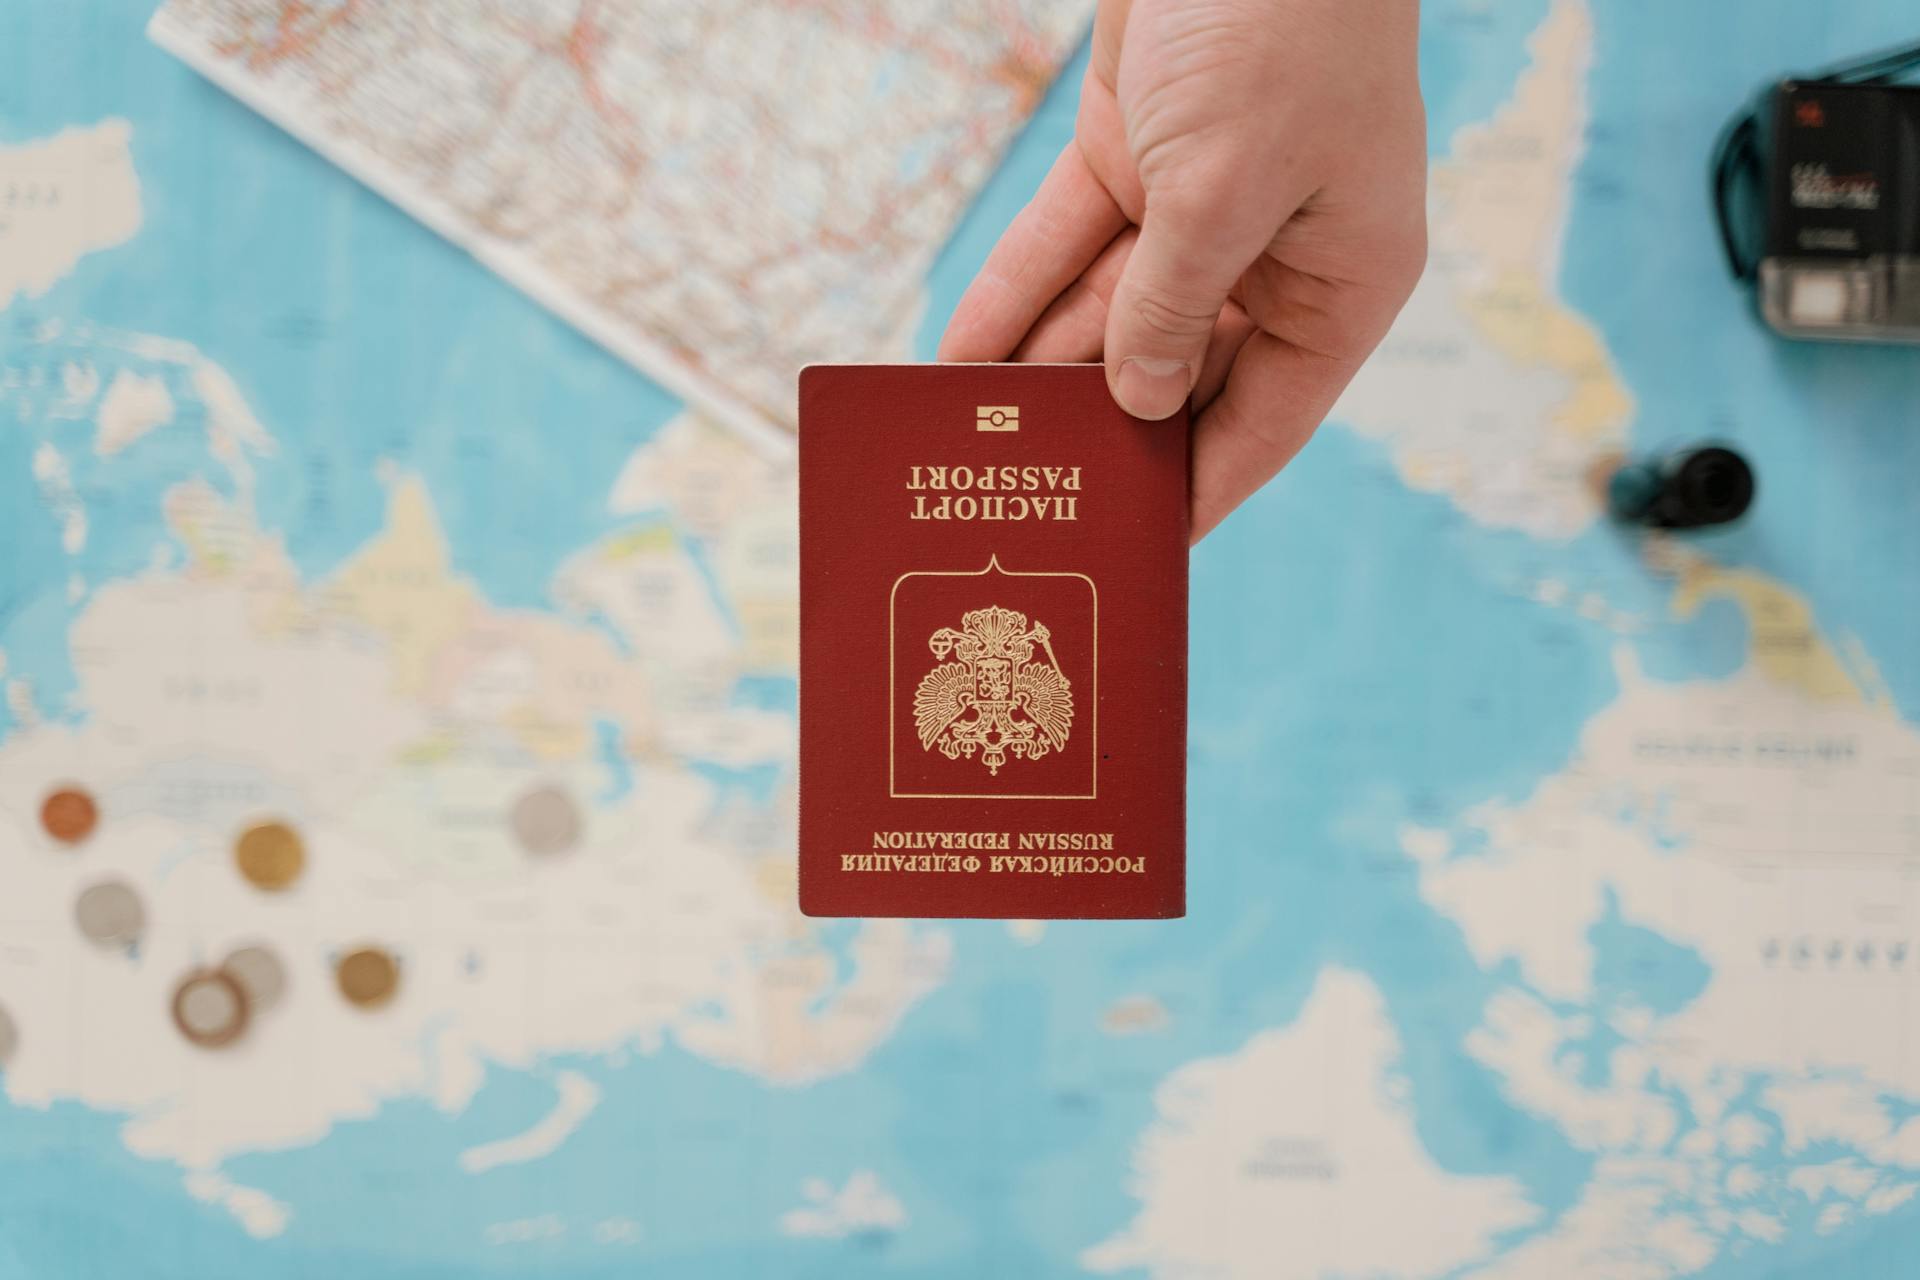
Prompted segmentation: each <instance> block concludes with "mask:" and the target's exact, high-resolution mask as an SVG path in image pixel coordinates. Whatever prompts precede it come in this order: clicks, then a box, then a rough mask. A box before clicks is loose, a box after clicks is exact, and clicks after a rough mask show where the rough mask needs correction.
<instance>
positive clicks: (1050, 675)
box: [913, 605, 1073, 776]
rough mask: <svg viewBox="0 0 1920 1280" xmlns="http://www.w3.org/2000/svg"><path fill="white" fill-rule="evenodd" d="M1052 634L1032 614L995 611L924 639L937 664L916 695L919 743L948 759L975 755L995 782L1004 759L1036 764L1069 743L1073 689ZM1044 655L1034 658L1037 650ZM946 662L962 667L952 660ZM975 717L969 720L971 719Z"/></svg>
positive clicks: (996, 607) (981, 613)
mask: <svg viewBox="0 0 1920 1280" xmlns="http://www.w3.org/2000/svg"><path fill="white" fill-rule="evenodd" d="M1052 639H1053V633H1052V632H1050V631H1048V630H1047V629H1046V627H1045V626H1043V625H1042V624H1040V623H1038V622H1035V623H1034V624H1033V626H1032V628H1031V629H1029V628H1028V626H1027V615H1026V614H1024V613H1020V612H1018V611H1017V610H1013V609H1003V608H1001V607H1000V606H999V605H990V606H988V607H987V608H985V609H974V610H972V611H971V612H969V613H967V614H966V615H965V616H964V617H962V618H961V620H960V630H958V631H955V630H954V629H953V628H952V627H942V628H940V629H939V630H938V631H936V632H934V633H933V635H932V636H931V637H930V638H929V639H928V641H927V647H928V648H930V649H931V650H933V656H934V658H935V659H937V660H938V661H939V663H940V665H938V666H936V667H934V669H933V670H931V671H929V672H927V674H926V675H925V676H923V677H922V678H921V680H920V687H919V688H918V689H916V690H914V694H913V722H914V726H915V728H916V729H918V731H919V734H920V745H921V747H922V748H923V749H925V750H928V751H931V750H933V749H934V748H935V747H936V746H937V747H939V748H940V751H941V754H943V755H945V756H946V757H947V758H948V759H949V760H958V759H960V757H962V756H965V757H967V758H968V759H969V760H971V759H972V758H973V757H974V756H975V755H976V754H977V755H978V756H979V757H980V763H982V764H984V765H986V766H987V772H988V773H990V774H993V775H995V776H998V775H999V773H1000V766H1001V765H1003V764H1005V763H1006V762H1007V756H1008V755H1009V754H1011V755H1013V756H1014V757H1016V758H1018V759H1024V760H1038V759H1039V758H1040V757H1041V756H1044V755H1046V754H1047V752H1049V751H1058V750H1061V749H1062V748H1064V747H1065V746H1066V745H1067V733H1068V731H1069V730H1070V729H1071V728H1072V727H1073V686H1072V685H1071V684H1069V683H1068V682H1067V678H1066V676H1065V675H1063V674H1061V671H1060V661H1059V659H1057V658H1055V657H1054V655H1053V643H1052ZM1036 648H1037V649H1039V650H1040V651H1041V652H1043V653H1045V654H1046V657H1045V659H1044V660H1036V659H1035V657H1034V651H1035V649H1036ZM949 657H952V658H955V659H957V661H953V662H949V661H947V659H948V658H949ZM969 713H971V714H969Z"/></svg>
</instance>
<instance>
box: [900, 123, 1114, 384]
mask: <svg viewBox="0 0 1920 1280" xmlns="http://www.w3.org/2000/svg"><path fill="white" fill-rule="evenodd" d="M1126 225H1127V216H1126V214H1124V213H1122V212H1121V210H1120V206H1119V205H1117V204H1115V203H1114V200H1113V197H1112V195H1110V194H1108V192H1107V189H1106V188H1105V187H1103V186H1102V185H1100V180H1099V179H1098V178H1096V177H1094V175H1093V170H1092V169H1090V168H1088V167H1087V161H1086V157H1085V156H1083V155H1082V154H1081V153H1080V146H1079V144H1078V143H1069V144H1068V145H1067V148H1066V150H1064V151H1062V152H1061V153H1060V158H1059V159H1057V160H1055V161H1054V162H1053V168H1052V169H1051V170H1050V171H1048V173H1047V177H1046V180H1045V181H1044V182H1042V183H1041V184H1040V189H1039V190H1038V191H1037V192H1035V193H1034V196H1033V199H1032V200H1031V201H1029V202H1028V204H1027V207H1026V208H1024V209H1022V210H1021V211H1020V213H1019V214H1018V215H1017V216H1016V217H1015V218H1014V220H1013V222H1012V224H1011V225H1009V226H1008V227H1007V229H1006V232H1005V233H1004V234H1003V235H1001V237H1000V243H998V244H996V245H995V246H994V247H993V252H992V253H990V254H988V255H987V261H986V263H985V265H983V266H982V267H981V268H980V274H979V275H977V276H975V277H974V281H973V283H972V284H971V285H970V286H968V288H967V292H966V293H965V294H964V295H963V296H962V297H961V299H960V304H959V305H958V306H956V307H955V308H954V309H953V318H952V319H951V320H949V321H948V322H947V332H946V334H945V335H944V336H943V337H942V338H941V339H940V350H939V354H938V358H939V359H941V360H1004V359H1006V358H1007V356H1009V355H1011V354H1012V352H1013V349H1014V348H1015V347H1017V346H1019V345H1020V340H1021V339H1022V338H1024V337H1025V336H1026V335H1027V330H1029V329H1031V328H1032V327H1033V324H1034V322H1035V321H1036V320H1038V319H1039V318H1040V315H1041V313H1042V312H1044V311H1045V310H1046V309H1047V307H1048V306H1049V305H1050V304H1051V303H1052V302H1053V300H1054V299H1055V298H1057V297H1059V296H1060V294H1061V293H1062V292H1064V291H1065V290H1066V288H1067V287H1068V286H1069V285H1071V284H1072V283H1073V282H1074V281H1075V280H1078V279H1079V278H1080V275H1081V273H1082V272H1083V271H1085V270H1086V269H1087V268H1088V267H1089V266H1090V265H1092V263H1093V260H1094V259H1095V258H1097V257H1098V256H1099V255H1100V251H1101V250H1102V249H1105V248H1106V247H1107V245H1108V244H1109V243H1111V242H1112V240H1113V238H1114V237H1115V236H1117V235H1119V234H1120V232H1121V230H1122V229H1123V228H1124V227H1125V226H1126Z"/></svg>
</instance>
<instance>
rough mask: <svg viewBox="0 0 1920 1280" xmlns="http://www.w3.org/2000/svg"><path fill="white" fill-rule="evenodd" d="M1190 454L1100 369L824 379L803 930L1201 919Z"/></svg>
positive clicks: (804, 649) (803, 471)
mask: <svg viewBox="0 0 1920 1280" xmlns="http://www.w3.org/2000/svg"><path fill="white" fill-rule="evenodd" d="M1187 435H1188V423H1187V415H1186V412H1185V411H1184V410H1183V411H1182V412H1181V413H1180V414H1179V415H1178V416H1177V417H1175V418H1173V419H1169V420H1167V421H1164V422H1145V421H1142V420H1140V419H1137V418H1134V417H1131V416H1129V415H1128V414H1126V413H1125V412H1123V411H1122V410H1121V409H1120V408H1119V407H1118V406H1117V405H1115V404H1114V402H1113V399H1112V397H1111V396H1110V395H1109V394H1108V391H1107V384H1106V378H1105V376H1104V374H1103V372H1102V370H1101V368H1100V366H1098V365H815V366H812V367H810V368H808V369H806V370H805V371H804V372H802V373H801V375H800V907H801V910H803V911H805V912H806V913H807V914H808V915H812V916H981V917H996V918H1009V919H1018V918H1032V919H1076V918H1094V917H1105V918H1151V917H1167V916H1178V915H1183V914H1185V910H1186V843H1185V839H1186V764H1187Z"/></svg>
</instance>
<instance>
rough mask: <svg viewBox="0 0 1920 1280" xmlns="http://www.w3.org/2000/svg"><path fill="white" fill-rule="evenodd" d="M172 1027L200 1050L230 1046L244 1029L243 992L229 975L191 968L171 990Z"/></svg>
mask: <svg viewBox="0 0 1920 1280" xmlns="http://www.w3.org/2000/svg"><path fill="white" fill-rule="evenodd" d="M173 1025H174V1026H176V1027H178V1028H180V1034H181V1035H183V1036H185V1037H186V1038H187V1039H188V1040H190V1041H192V1042H193V1043H194V1044H197V1045H199V1046H200V1047H201V1048H203V1049H218V1048H220V1047H222V1046H224V1045H229V1044H232V1043H233V1042H234V1041H235V1040H238V1039H239V1038H240V1033H241V1032H243V1031H245V1030H246V1029H247V993H246V992H245V991H244V990H243V989H242V988H241V986H240V984H239V983H238V982H236V981H235V980H234V979H233V976H232V975H231V974H227V973H224V972H222V971H221V970H219V969H195V970H194V971H192V972H191V973H189V974H187V976H186V977H184V978H182V979H180V982H179V984H178V985H177V986H175V987H174V989H173Z"/></svg>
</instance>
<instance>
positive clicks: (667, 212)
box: [151, 0, 1092, 439]
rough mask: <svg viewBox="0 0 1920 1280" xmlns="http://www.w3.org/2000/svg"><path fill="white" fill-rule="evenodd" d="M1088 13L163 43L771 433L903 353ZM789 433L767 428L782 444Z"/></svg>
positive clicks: (419, 24) (484, 254)
mask: <svg viewBox="0 0 1920 1280" xmlns="http://www.w3.org/2000/svg"><path fill="white" fill-rule="evenodd" d="M1091 11H1092V3H1091V0H998V2H996V3H991V4H980V3H972V2H969V0H864V2H860V0H846V2H841V3H834V4H827V5H809V6H790V5H768V4H763V3H758V2H757V0H709V2H706V3H701V4H697V5H690V4H681V3H677V2H673V0H472V3H468V4H462V5H459V6H448V5H444V4H436V3H431V2H430V0H392V2H390V3H385V4H379V5H365V4H361V3H359V2H358V0H334V2H333V3H313V2H312V0H172V2H171V3H168V4H166V5H165V6H164V7H163V8H162V9H161V10H160V12H159V13H158V14H156V15H155V17H154V20H153V24H152V28H151V34H152V35H153V37H154V39H155V40H156V41H158V42H159V43H160V44H161V45H162V46H163V47H164V48H166V49H168V50H169V51H171V52H173V53H174V54H176V55H177V56H179V57H181V58H182V59H184V60H185V61H186V62H188V63H189V64H190V65H192V66H193V67H194V68H196V69H197V70H199V71H200V72H202V73H203V74H205V75H207V76H208V77H209V78H210V79H212V80H214V81H215V82H216V83H218V84H220V85H221V86H223V87H224V88H226V89H227V90H228V91H230V92H232V93H234V94H235V95H237V96H238V97H239V98H241V99H242V100H243V101H245V102H246V103H248V104H249V105H251V106H253V107H255V108H256V109H258V110H260V111H261V112H263V113H264V114H266V115H267V116H269V117H271V118H272V119H273V120H275V121H276V122H278V123H279V124H280V125H281V126H283V127H284V128H286V129H288V130H289V131H291V132H292V133H294V134H295V135H296V136H298V137H299V138H301V139H302V140H303V141H305V142H307V143H308V144H309V145H311V146H313V147H314V148H316V149H317V150H319V151H320V152H321V153H323V154H324V155H326V156H328V157H329V158H330V159H332V160H334V161H336V162H337V163H339V164H340V165H341V166H342V167H344V168H345V169H347V170H348V171H349V172H351V173H353V174H354V175H355V176H357V177H358V178H360V179H361V180H362V181H364V182H366V183H368V184H369V185H370V186H372V187H374V188H375V189H376V190H378V191H380V192H381V193H382V194H384V195H386V196H387V197H388V198H389V199H391V200H393V201H395V202H396V203H397V204H399V205H400V206H401V207H402V208H405V209H406V210H408V211H409V212H410V213H412V214H414V215H415V216H417V217H419V218H421V219H422V220H423V221H425V222H426V223H427V224H428V225H430V226H432V227H433V228H434V229H435V230H437V231H439V232H440V233H441V234H442V235H445V236H446V237H448V238H449V239H451V240H453V241H454V242H455V243H457V244H460V245H462V246H463V247H465V248H466V249H468V250H469V251H470V252H472V253H473V254H474V255H475V256H476V257H478V258H479V259H480V260H481V261H483V262H485V263H486V264H487V265H488V266H490V267H491V268H493V269H494V270H495V271H497V272H499V273H500V274H501V275H502V276H503V277H505V278H506V279H508V280H509V281H511V282H513V283H514V284H515V285H517V286H518V287H520V288H522V289H524V290H526V291H527V292H528V293H529V294H531V295H532V296H534V297H535V298H537V299H539V300H540V301H541V302H542V303H544V304H545V305H546V306H548V307H550V308H552V309H553V310H554V311H555V312H557V313H558V314H560V315H561V316H563V317H565V318H566V319H567V320H569V321H571V322H572V323H573V324H575V325H577V326H578V327H579V328H581V329H582V330H583V331H585V332H586V333H588V334H589V335H591V336H592V337H593V338H595V339H596V340H598V341H599V342H601V343H603V344H604V345H606V346H607V347H609V348H610V349H612V350H613V351H615V352H617V353H618V354H619V355H621V356H622V357H623V358H625V359H627V360H628V361H630V362H631V363H633V364H634V365H636V366H637V367H639V368H640V369H642V370H643V371H645V372H646V373H648V374H650V375H651V376H653V377H655V378H657V379H658V380H659V381H661V382H662V383H664V384H665V385H667V386H668V387H669V388H671V389H672V390H674V391H675V392H677V393H678V394H680V395H682V396H684V397H686V398H688V399H690V400H693V401H694V402H696V403H698V404H700V405H701V406H702V407H704V408H706V409H708V410H709V411H711V412H714V413H716V414H717V415H719V416H720V417H722V418H724V419H726V420H728V421H730V422H732V423H734V424H735V425H738V426H741V427H743V428H744V429H746V430H748V431H749V432H753V433H757V434H759V435H761V436H763V437H766V438H770V439H777V438H779V437H778V436H777V435H774V434H773V432H775V431H780V432H783V431H786V430H790V429H791V425H792V423H791V417H792V401H793V379H794V376H795V374H796V373H797V371H798V369H799V368H800V367H801V366H802V365H804V364H807V363H809V362H812V361H826V360H837V361H846V360H861V359H878V358H883V357H892V358H901V357H904V356H905V355H906V354H907V344H908V342H909V341H910V337H911V329H912V326H913V323H914V320H915V311H916V303H917V300H918V296H919V292H920V286H921V281H922V279H923V278H924V276H925V273H926V269H927V267H928V265H929V263H930V262H931V260H932V258H933V255H934V254H935V253H936V252H937V251H938V249H939V247H940V245H941V244H942V243H943V242H944V241H945V239H946V237H947V235H948V234H949V233H950V232H951V230H952V228H953V226H954V224H955V222H956V221H957V220H958V218H959V216H960V214H961V213H962V212H963V211H964V210H965V209H966V207H967V205H968V204H969V203H970V202H971V200H972V198H973V197H974V195H975V194H976V192H977V190H978V188H979V186H980V184H981V183H982V182H983V181H984V180H985V179H986V177H987V176H988V174H989V173H990V172H991V171H992V168H993V165H994V163H995V162H996V160H997V159H998V157H999V154H1000V152H1001V149H1002V148H1003V146H1004V145H1005V144H1006V143H1007V142H1008V141H1009V139H1010V138H1011V136H1012V134H1013V133H1014V131H1015V130H1017V129H1018V128H1019V127H1020V125H1021V124H1023V123H1024V122H1025V120H1026V118H1027V116H1028V114H1029V113H1030V112H1031V111H1032V109H1033V107H1034V106H1035V104H1036V103H1037V102H1038V101H1039V99H1040V97H1041V95H1042V94H1043V93H1044V92H1045V91H1046V88H1047V86H1048V85H1049V84H1050V83H1051V82H1052V80H1053V79H1054V77H1055V76H1056V75H1057V74H1058V72H1059V69H1060V65H1061V63H1062V62H1063V61H1064V59H1065V58H1066V56H1067V55H1068V53H1069V52H1070V51H1071V49H1072V46H1073V45H1074V43H1075V41H1076V40H1077V39H1078V37H1079V35H1080V34H1081V32H1082V31H1083V30H1084V28H1085V24H1086V21H1087V18H1088V16H1089V14H1090V13H1091ZM770 429H771V430H770Z"/></svg>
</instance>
